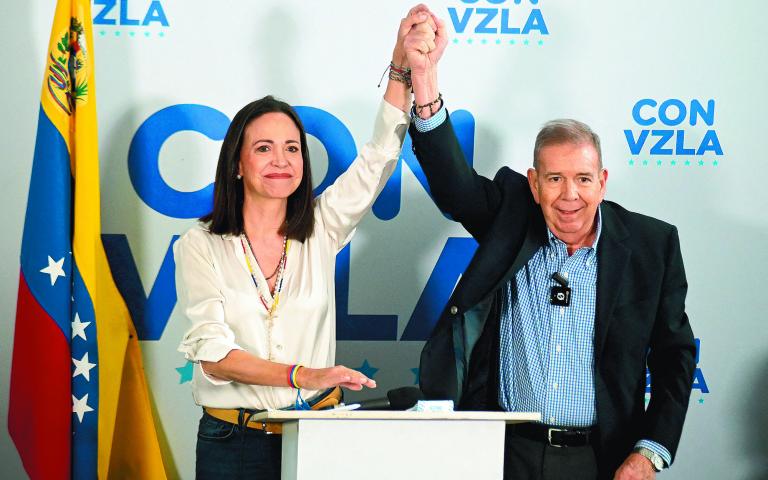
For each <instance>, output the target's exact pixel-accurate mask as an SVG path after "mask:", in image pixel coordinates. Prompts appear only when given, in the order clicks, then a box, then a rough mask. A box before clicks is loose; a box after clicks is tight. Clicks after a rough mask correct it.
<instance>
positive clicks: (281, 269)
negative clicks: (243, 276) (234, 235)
mask: <svg viewBox="0 0 768 480" xmlns="http://www.w3.org/2000/svg"><path fill="white" fill-rule="evenodd" d="M243 237H245V239H243ZM246 243H247V244H248V251H246V249H245V244H246ZM240 245H242V247H243V255H245V263H246V264H247V265H248V272H249V273H250V274H251V280H253V284H254V285H255V286H256V291H257V292H258V294H259V300H261V304H262V305H264V309H265V310H266V311H267V316H268V317H269V319H272V315H273V314H274V313H275V311H276V310H277V306H278V304H279V303H280V292H281V291H282V290H283V279H284V274H285V266H286V265H287V263H288V249H289V248H290V246H291V241H290V240H288V236H283V254H282V255H281V256H280V261H279V262H278V270H277V279H275V291H274V293H273V294H272V306H271V307H270V306H269V305H268V304H267V300H266V299H265V298H264V295H262V294H261V290H259V283H258V281H257V280H256V273H255V272H254V270H253V266H252V265H251V260H250V256H253V258H254V260H255V259H256V254H255V253H253V246H251V241H250V240H249V239H248V236H247V235H245V234H243V235H242V236H241V237H240ZM249 251H250V254H251V255H250V256H249V255H248V252H249ZM267 289H269V283H267Z"/></svg>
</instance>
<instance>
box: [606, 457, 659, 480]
mask: <svg viewBox="0 0 768 480" xmlns="http://www.w3.org/2000/svg"><path fill="white" fill-rule="evenodd" d="M655 478H656V471H655V470H654V469H653V465H651V461H650V460H648V459H647V458H645V457H644V456H642V455H640V454H639V453H630V454H629V456H628V457H627V459H626V460H624V463H622V464H621V466H620V467H619V469H618V470H616V474H615V475H614V476H613V479H614V480H653V479H655Z"/></svg>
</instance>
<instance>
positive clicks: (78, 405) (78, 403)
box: [72, 393, 93, 423]
mask: <svg viewBox="0 0 768 480" xmlns="http://www.w3.org/2000/svg"><path fill="white" fill-rule="evenodd" d="M92 411H93V409H92V408H91V407H89V406H88V394H87V393H86V394H85V396H84V397H83V398H77V397H75V396H74V395H72V413H76V414H77V419H78V420H80V423H83V416H84V415H85V414H86V413H87V412H92Z"/></svg>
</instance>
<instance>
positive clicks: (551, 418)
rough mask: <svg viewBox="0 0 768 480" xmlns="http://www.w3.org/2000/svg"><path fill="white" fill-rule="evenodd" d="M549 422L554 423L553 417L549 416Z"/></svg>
mask: <svg viewBox="0 0 768 480" xmlns="http://www.w3.org/2000/svg"><path fill="white" fill-rule="evenodd" d="M549 424H550V425H554V424H555V417H549Z"/></svg>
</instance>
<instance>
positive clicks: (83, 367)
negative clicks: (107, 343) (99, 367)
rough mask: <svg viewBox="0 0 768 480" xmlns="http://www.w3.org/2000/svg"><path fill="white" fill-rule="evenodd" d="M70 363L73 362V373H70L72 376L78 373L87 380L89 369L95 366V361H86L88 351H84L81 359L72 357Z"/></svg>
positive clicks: (89, 379) (88, 378)
mask: <svg viewBox="0 0 768 480" xmlns="http://www.w3.org/2000/svg"><path fill="white" fill-rule="evenodd" d="M72 363H74V364H75V373H73V374H72V378H75V377H76V376H78V375H82V376H84V377H85V379H86V380H88V381H89V382H90V381H91V369H92V368H93V367H95V366H96V364H95V363H90V362H89V361H88V352H85V355H83V358H82V360H77V359H74V358H73V359H72Z"/></svg>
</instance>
